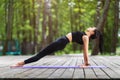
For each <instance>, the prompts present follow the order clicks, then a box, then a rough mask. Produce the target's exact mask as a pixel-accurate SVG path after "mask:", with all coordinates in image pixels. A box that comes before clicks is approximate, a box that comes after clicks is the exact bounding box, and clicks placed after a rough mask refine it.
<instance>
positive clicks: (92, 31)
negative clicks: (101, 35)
mask: <svg viewBox="0 0 120 80" xmlns="http://www.w3.org/2000/svg"><path fill="white" fill-rule="evenodd" d="M95 29H96V28H95V27H89V28H87V31H88V32H90V33H91V34H94V30H95Z"/></svg>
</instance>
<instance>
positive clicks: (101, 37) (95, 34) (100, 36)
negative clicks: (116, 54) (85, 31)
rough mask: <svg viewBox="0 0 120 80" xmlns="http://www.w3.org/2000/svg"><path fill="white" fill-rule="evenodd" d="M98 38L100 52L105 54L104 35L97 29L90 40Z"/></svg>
mask: <svg viewBox="0 0 120 80" xmlns="http://www.w3.org/2000/svg"><path fill="white" fill-rule="evenodd" d="M96 38H98V39H99V50H100V52H101V53H102V52H103V35H102V33H101V32H100V31H99V30H97V29H95V30H94V35H91V36H90V39H96Z"/></svg>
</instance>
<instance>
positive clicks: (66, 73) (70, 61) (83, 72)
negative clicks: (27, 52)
mask: <svg viewBox="0 0 120 80" xmlns="http://www.w3.org/2000/svg"><path fill="white" fill-rule="evenodd" d="M28 57H30V56H2V57H1V56H0V64H1V66H0V79H2V78H5V79H7V78H14V79H15V78H20V79H33V78H36V79H119V78H120V57H119V56H90V63H91V65H99V66H101V65H104V66H107V67H109V68H100V69H99V68H97V69H96V68H92V69H10V68H9V66H10V65H12V64H13V63H16V62H18V61H21V60H24V59H26V58H28ZM82 58H83V56H78V55H75V56H74V55H68V56H67V55H65V56H46V57H44V58H42V59H41V60H39V61H37V62H35V63H31V64H28V65H37V66H38V65H51V66H54V65H63V66H75V65H80V64H81V63H82Z"/></svg>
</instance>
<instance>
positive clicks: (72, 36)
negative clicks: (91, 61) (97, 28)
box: [66, 31, 86, 44]
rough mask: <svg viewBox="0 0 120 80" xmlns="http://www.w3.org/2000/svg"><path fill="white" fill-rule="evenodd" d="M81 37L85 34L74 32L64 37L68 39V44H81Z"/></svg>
mask: <svg viewBox="0 0 120 80" xmlns="http://www.w3.org/2000/svg"><path fill="white" fill-rule="evenodd" d="M83 35H86V34H85V32H81V31H76V32H71V33H68V34H67V35H66V37H67V38H68V39H69V41H70V42H76V43H78V44H83V40H82V37H83Z"/></svg>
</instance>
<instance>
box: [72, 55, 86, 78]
mask: <svg viewBox="0 0 120 80" xmlns="http://www.w3.org/2000/svg"><path fill="white" fill-rule="evenodd" d="M81 64H82V57H79V56H78V58H77V64H76V66H78V65H81ZM84 78H85V75H84V72H83V69H75V71H74V75H73V79H84Z"/></svg>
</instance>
